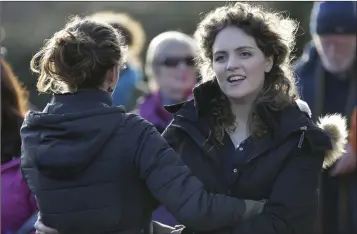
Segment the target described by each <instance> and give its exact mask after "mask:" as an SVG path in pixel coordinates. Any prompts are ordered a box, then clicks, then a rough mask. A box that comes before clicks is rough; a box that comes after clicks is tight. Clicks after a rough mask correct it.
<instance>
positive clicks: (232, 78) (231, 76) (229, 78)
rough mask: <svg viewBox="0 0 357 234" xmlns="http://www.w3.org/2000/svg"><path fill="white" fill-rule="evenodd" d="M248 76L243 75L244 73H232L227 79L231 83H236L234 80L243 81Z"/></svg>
mask: <svg viewBox="0 0 357 234" xmlns="http://www.w3.org/2000/svg"><path fill="white" fill-rule="evenodd" d="M246 78H247V77H246V76H242V75H230V76H228V78H227V81H228V82H229V83H234V82H237V81H243V80H245V79H246Z"/></svg>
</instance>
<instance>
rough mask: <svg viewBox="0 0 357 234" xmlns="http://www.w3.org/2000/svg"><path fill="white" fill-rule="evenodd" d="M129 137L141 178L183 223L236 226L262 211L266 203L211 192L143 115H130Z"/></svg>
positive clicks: (203, 227) (209, 228) (196, 226)
mask: <svg viewBox="0 0 357 234" xmlns="http://www.w3.org/2000/svg"><path fill="white" fill-rule="evenodd" d="M126 126H127V129H130V130H129V131H128V137H129V140H128V142H130V143H131V144H130V145H128V148H127V151H128V152H130V151H131V152H132V155H135V156H134V163H135V165H136V167H137V168H138V173H139V176H140V178H142V179H143V180H145V181H146V185H147V186H148V188H149V190H150V192H151V193H152V195H153V196H154V197H155V198H156V199H157V200H158V201H160V202H161V203H162V204H163V205H164V206H166V207H167V209H168V210H169V211H170V212H171V213H172V215H173V216H174V217H175V218H176V219H177V220H178V221H179V222H181V223H182V224H184V225H187V226H188V227H190V228H193V229H195V230H197V231H212V230H215V229H219V228H224V227H229V226H233V225H235V224H236V223H238V222H239V221H240V220H242V219H247V218H249V217H250V216H251V215H254V214H257V213H260V210H261V209H262V207H263V205H264V203H263V202H256V201H249V200H239V199H236V198H231V197H227V196H224V195H221V194H212V193H208V192H207V191H206V189H205V188H204V185H203V184H202V183H201V182H200V181H199V180H198V179H197V178H196V177H194V176H193V175H192V174H191V172H190V170H189V169H188V167H187V166H186V165H184V164H183V162H182V161H181V160H180V158H179V156H178V155H177V154H176V153H175V151H174V150H173V149H172V148H171V147H169V145H168V143H167V142H166V141H165V140H164V139H163V138H162V137H161V135H160V134H159V133H158V132H157V131H156V130H155V128H154V127H153V125H151V124H150V123H149V122H147V121H145V120H144V119H143V118H141V117H139V116H136V115H130V117H129V119H128V121H127V125H126Z"/></svg>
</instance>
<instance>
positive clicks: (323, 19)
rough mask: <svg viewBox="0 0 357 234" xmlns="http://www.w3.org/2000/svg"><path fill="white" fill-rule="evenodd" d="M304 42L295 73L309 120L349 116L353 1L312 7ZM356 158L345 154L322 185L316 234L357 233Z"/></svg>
mask: <svg viewBox="0 0 357 234" xmlns="http://www.w3.org/2000/svg"><path fill="white" fill-rule="evenodd" d="M310 31H311V35H312V41H311V42H310V43H308V45H307V46H306V48H305V51H304V53H303V55H302V56H301V58H300V59H299V60H298V61H297V63H296V67H295V71H296V74H297V76H298V78H299V79H298V81H299V85H300V90H301V95H302V98H303V99H304V100H305V101H306V102H307V103H308V104H309V105H310V108H311V110H312V115H313V117H314V118H315V119H317V118H318V117H319V116H321V115H325V114H332V113H341V114H342V115H344V116H345V117H346V118H350V117H351V116H352V111H353V108H354V107H355V106H356V104H357V92H356V90H357V88H356V87H357V63H356V33H357V18H356V2H351V1H346V2H343V1H341V2H316V3H314V6H313V9H312V12H311V19H310ZM356 178H357V177H356V153H355V152H353V151H352V150H351V147H350V145H348V146H347V148H346V153H345V154H344V155H343V157H342V158H341V159H340V160H339V161H338V162H337V163H336V164H335V165H334V167H333V168H331V169H330V170H325V171H324V172H323V176H322V181H321V211H320V215H321V218H320V219H321V224H320V225H319V226H320V227H319V229H320V233H321V234H350V233H357V229H356V224H357V213H356V212H357V202H356V199H357V193H356V191H357V187H356V186H357V183H356Z"/></svg>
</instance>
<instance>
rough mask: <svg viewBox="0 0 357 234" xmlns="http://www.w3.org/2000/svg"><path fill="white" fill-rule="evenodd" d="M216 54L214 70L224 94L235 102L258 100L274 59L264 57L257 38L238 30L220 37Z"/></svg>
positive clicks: (216, 40)
mask: <svg viewBox="0 0 357 234" xmlns="http://www.w3.org/2000/svg"><path fill="white" fill-rule="evenodd" d="M212 50H213V51H212V52H213V58H212V61H213V62H212V68H213V71H214V73H215V75H216V78H217V81H218V84H219V86H220V88H221V90H222V91H223V93H224V94H225V95H226V96H227V97H228V98H229V99H230V100H232V101H240V100H254V99H255V97H256V96H257V94H258V92H259V91H260V90H261V89H262V87H263V85H264V80H265V72H269V71H270V70H271V67H272V59H271V58H266V57H265V56H264V54H263V52H262V51H261V50H260V49H259V48H258V46H257V44H256V42H255V39H254V38H253V37H251V36H249V35H247V34H246V33H245V32H244V31H243V30H241V29H240V28H238V27H234V26H228V27H226V28H224V29H222V30H221V31H220V32H219V33H218V34H217V36H216V39H215V42H214V44H213V47H212Z"/></svg>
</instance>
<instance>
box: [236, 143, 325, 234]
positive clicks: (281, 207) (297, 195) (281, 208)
mask: <svg viewBox="0 0 357 234" xmlns="http://www.w3.org/2000/svg"><path fill="white" fill-rule="evenodd" d="M295 152H296V153H295ZM295 152H293V154H294V155H291V156H293V157H291V159H290V160H289V161H288V162H287V163H286V164H285V166H284V168H283V169H282V171H281V172H280V174H279V175H278V176H277V178H276V181H275V183H274V185H273V187H272V191H271V195H270V197H269V199H268V203H267V204H266V206H265V207H264V210H263V212H262V213H261V214H258V215H256V216H255V217H252V218H251V219H249V220H246V221H243V222H241V223H240V224H237V226H236V227H235V229H234V231H233V233H234V234H257V233H259V234H306V233H313V232H312V231H311V230H312V229H313V228H314V227H316V226H315V225H316V223H315V221H316V216H317V209H318V184H319V175H320V172H321V170H322V162H323V152H321V153H319V152H315V153H312V152H311V150H303V149H301V151H300V150H299V151H295Z"/></svg>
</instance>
